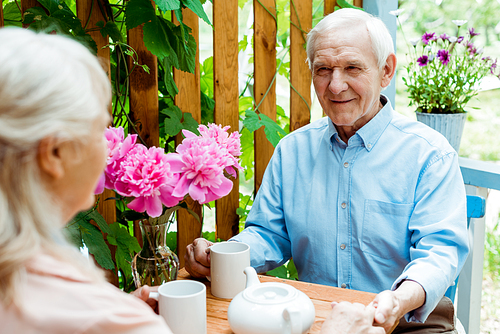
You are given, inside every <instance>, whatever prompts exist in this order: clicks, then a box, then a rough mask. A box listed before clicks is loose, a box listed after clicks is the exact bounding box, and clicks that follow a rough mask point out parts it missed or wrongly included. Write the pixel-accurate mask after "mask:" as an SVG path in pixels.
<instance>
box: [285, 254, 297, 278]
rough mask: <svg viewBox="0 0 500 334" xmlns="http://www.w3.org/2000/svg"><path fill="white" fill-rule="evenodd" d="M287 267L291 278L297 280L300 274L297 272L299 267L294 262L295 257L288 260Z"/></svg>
mask: <svg viewBox="0 0 500 334" xmlns="http://www.w3.org/2000/svg"><path fill="white" fill-rule="evenodd" d="M286 269H287V270H288V278H289V279H295V280H298V279H299V274H298V272H297V268H296V267H295V263H293V259H290V261H288V265H287V266H286Z"/></svg>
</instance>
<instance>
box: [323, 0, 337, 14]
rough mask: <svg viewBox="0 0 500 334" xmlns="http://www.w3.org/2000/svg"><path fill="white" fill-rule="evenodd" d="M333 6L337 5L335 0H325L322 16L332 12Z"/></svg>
mask: <svg viewBox="0 0 500 334" xmlns="http://www.w3.org/2000/svg"><path fill="white" fill-rule="evenodd" d="M335 6H337V0H325V3H324V9H323V13H324V14H323V16H327V15H328V14H330V13H333V11H334V10H335Z"/></svg>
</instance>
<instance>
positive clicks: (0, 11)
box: [0, 3, 3, 28]
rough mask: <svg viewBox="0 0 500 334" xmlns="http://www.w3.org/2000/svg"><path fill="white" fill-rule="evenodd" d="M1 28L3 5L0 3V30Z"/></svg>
mask: <svg viewBox="0 0 500 334" xmlns="http://www.w3.org/2000/svg"><path fill="white" fill-rule="evenodd" d="M1 27H3V3H0V28H1Z"/></svg>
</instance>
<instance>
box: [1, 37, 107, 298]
mask: <svg viewBox="0 0 500 334" xmlns="http://www.w3.org/2000/svg"><path fill="white" fill-rule="evenodd" d="M0 45H1V47H0V166H1V168H0V285H1V286H2V289H1V290H0V302H3V303H6V304H9V303H10V302H14V301H15V299H14V296H15V294H16V290H17V289H18V284H19V281H20V277H21V276H22V274H23V271H24V269H23V268H24V264H25V263H26V261H28V260H29V259H30V258H32V257H33V256H34V255H35V254H36V252H39V251H40V250H44V251H46V252H49V253H50V254H52V255H54V256H57V257H59V258H61V259H65V258H66V259H68V258H70V257H75V258H76V254H77V251H76V250H75V251H68V250H69V248H72V249H75V248H74V247H72V246H69V245H68V244H67V242H66V241H65V239H64V238H63V237H62V234H61V231H60V230H61V227H62V226H64V223H65V222H63V221H62V219H63V218H62V215H61V213H60V212H61V208H59V207H57V204H56V203H55V202H54V200H53V199H52V196H51V194H50V192H49V191H48V190H47V189H45V186H44V185H43V184H42V181H41V173H40V170H39V165H38V162H37V152H38V146H39V144H40V141H41V140H42V139H43V138H46V137H49V136H52V137H56V138H58V140H64V141H79V142H83V143H85V142H86V140H88V138H89V136H90V135H89V133H90V130H91V127H92V124H93V122H94V120H96V119H97V118H98V116H100V115H102V113H103V109H104V111H105V109H106V108H105V106H107V105H108V104H109V101H110V99H111V86H110V83H109V79H108V77H107V75H106V73H105V72H104V71H103V69H102V67H101V65H100V63H99V61H98V59H97V57H95V56H94V55H93V54H91V53H90V52H89V50H88V49H87V48H85V47H84V46H82V45H81V44H79V43H78V42H76V41H74V40H71V39H69V38H67V37H62V36H58V35H47V34H37V33H34V32H32V31H29V30H26V29H21V28H2V29H0ZM103 106H104V107H103ZM73 253H74V255H69V254H73ZM72 262H73V263H78V261H76V262H75V261H72ZM83 263H84V262H81V263H80V264H77V266H79V265H81V268H83V267H84V265H83ZM88 269H89V268H87V269H84V271H83V272H87V273H88V274H89V275H90V276H91V277H94V278H96V279H98V276H99V275H98V274H97V273H96V271H95V270H93V269H90V270H88Z"/></svg>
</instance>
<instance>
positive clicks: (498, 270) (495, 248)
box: [483, 217, 500, 280]
mask: <svg viewBox="0 0 500 334" xmlns="http://www.w3.org/2000/svg"><path fill="white" fill-rule="evenodd" d="M499 224H500V217H499V220H498V222H497V223H496V224H495V226H494V227H493V229H491V230H490V229H488V230H487V231H486V238H485V250H484V262H483V266H484V271H485V273H486V274H487V275H489V276H491V277H493V278H494V279H496V280H499V276H498V275H499V274H500V237H499V236H500V229H499Z"/></svg>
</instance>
